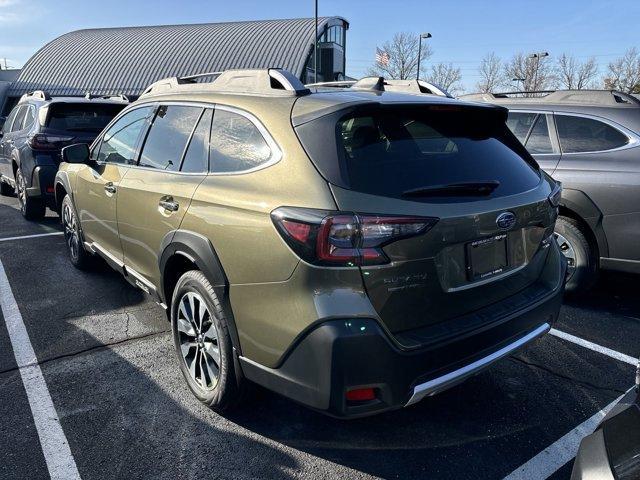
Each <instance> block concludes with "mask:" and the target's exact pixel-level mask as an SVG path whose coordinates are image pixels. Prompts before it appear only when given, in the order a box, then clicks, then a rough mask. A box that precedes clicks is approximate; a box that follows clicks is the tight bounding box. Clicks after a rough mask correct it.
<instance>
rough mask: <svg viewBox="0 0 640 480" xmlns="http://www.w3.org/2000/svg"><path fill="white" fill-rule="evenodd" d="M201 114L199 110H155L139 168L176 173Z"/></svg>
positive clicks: (180, 107)
mask: <svg viewBox="0 0 640 480" xmlns="http://www.w3.org/2000/svg"><path fill="white" fill-rule="evenodd" d="M201 113H202V108H201V107H188V106H184V105H162V106H160V107H158V111H157V113H156V115H155V118H154V119H153V123H152V125H151V129H150V130H149V134H148V135H147V139H146V141H145V142H144V146H143V147H142V154H141V155H140V162H139V165H140V166H141V167H147V168H157V169H160V170H166V171H169V172H175V171H178V170H179V169H180V162H181V160H182V155H183V153H184V151H185V148H186V146H187V142H188V141H189V137H190V136H191V133H192V132H193V129H194V128H195V126H196V122H197V121H198V119H199V118H200V114H201Z"/></svg>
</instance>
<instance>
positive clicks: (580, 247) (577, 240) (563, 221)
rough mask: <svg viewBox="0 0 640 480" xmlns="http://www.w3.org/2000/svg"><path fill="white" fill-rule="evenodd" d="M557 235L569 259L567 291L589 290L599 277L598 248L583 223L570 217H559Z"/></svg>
mask: <svg viewBox="0 0 640 480" xmlns="http://www.w3.org/2000/svg"><path fill="white" fill-rule="evenodd" d="M555 237H556V242H558V246H559V247H560V251H561V252H562V253H563V255H564V256H565V258H566V259H567V277H566V280H565V281H566V285H565V289H566V291H567V293H569V294H579V293H584V292H586V291H588V290H589V289H590V288H591V287H592V286H593V285H594V283H595V282H596V280H597V278H598V255H597V248H596V247H595V245H592V244H591V242H589V239H588V236H587V234H586V232H584V231H583V227H582V226H581V224H580V223H579V222H578V221H576V220H575V219H573V218H570V217H563V216H560V217H558V220H557V222H556V228H555Z"/></svg>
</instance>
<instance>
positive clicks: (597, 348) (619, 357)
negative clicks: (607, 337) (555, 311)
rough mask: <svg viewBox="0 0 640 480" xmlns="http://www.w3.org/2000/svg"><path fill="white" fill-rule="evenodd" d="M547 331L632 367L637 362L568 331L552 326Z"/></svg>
mask: <svg viewBox="0 0 640 480" xmlns="http://www.w3.org/2000/svg"><path fill="white" fill-rule="evenodd" d="M549 333H550V334H551V335H555V336H556V337H558V338H562V339H563V340H566V341H568V342H571V343H575V344H576V345H580V346H581V347H584V348H588V349H589V350H593V351H594V352H598V353H602V354H603V355H607V356H608V357H611V358H615V359H616V360H620V361H621V362H625V363H628V364H630V365H633V366H634V367H635V366H636V365H637V364H638V359H637V358H633V357H631V356H629V355H625V354H624V353H620V352H616V351H615V350H611V349H610V348H607V347H603V346H602V345H598V344H597V343H593V342H590V341H588V340H584V339H582V338H580V337H576V336H573V335H571V334H569V333H565V332H561V331H560V330H556V329H555V328H552V329H551V330H550V331H549Z"/></svg>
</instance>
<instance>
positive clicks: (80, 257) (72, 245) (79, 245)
mask: <svg viewBox="0 0 640 480" xmlns="http://www.w3.org/2000/svg"><path fill="white" fill-rule="evenodd" d="M60 221H61V222H62V228H64V240H65V242H66V244H67V253H68V254H69V260H70V261H71V263H72V264H73V266H74V267H76V268H77V269H79V270H87V269H88V268H90V267H91V266H92V265H93V262H92V261H93V258H92V257H91V254H90V253H89V252H87V251H86V250H85V249H84V242H83V241H82V229H81V228H80V221H79V220H78V214H77V213H76V209H75V207H74V205H73V201H72V200H71V197H70V196H69V195H65V197H64V199H63V200H62V206H61V207H60Z"/></svg>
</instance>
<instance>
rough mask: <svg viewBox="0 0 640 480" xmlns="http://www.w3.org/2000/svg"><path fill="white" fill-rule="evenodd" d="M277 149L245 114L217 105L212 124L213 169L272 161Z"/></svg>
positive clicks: (238, 168) (234, 168)
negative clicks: (274, 149) (272, 149)
mask: <svg viewBox="0 0 640 480" xmlns="http://www.w3.org/2000/svg"><path fill="white" fill-rule="evenodd" d="M272 154H273V152H272V151H271V148H270V147H269V144H268V143H267V141H266V140H265V138H264V136H263V135H262V133H261V132H260V130H259V129H258V127H257V126H256V125H255V124H254V123H253V122H252V121H251V120H249V119H248V118H247V117H245V116H244V115H240V114H239V113H235V112H230V111H227V110H223V109H221V108H218V109H216V111H215V113H214V115H213V124H212V126H211V156H210V158H211V171H212V172H215V173H232V172H242V171H247V170H251V169H254V168H257V167H260V166H261V165H263V164H265V163H267V162H269V160H271V158H272Z"/></svg>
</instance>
